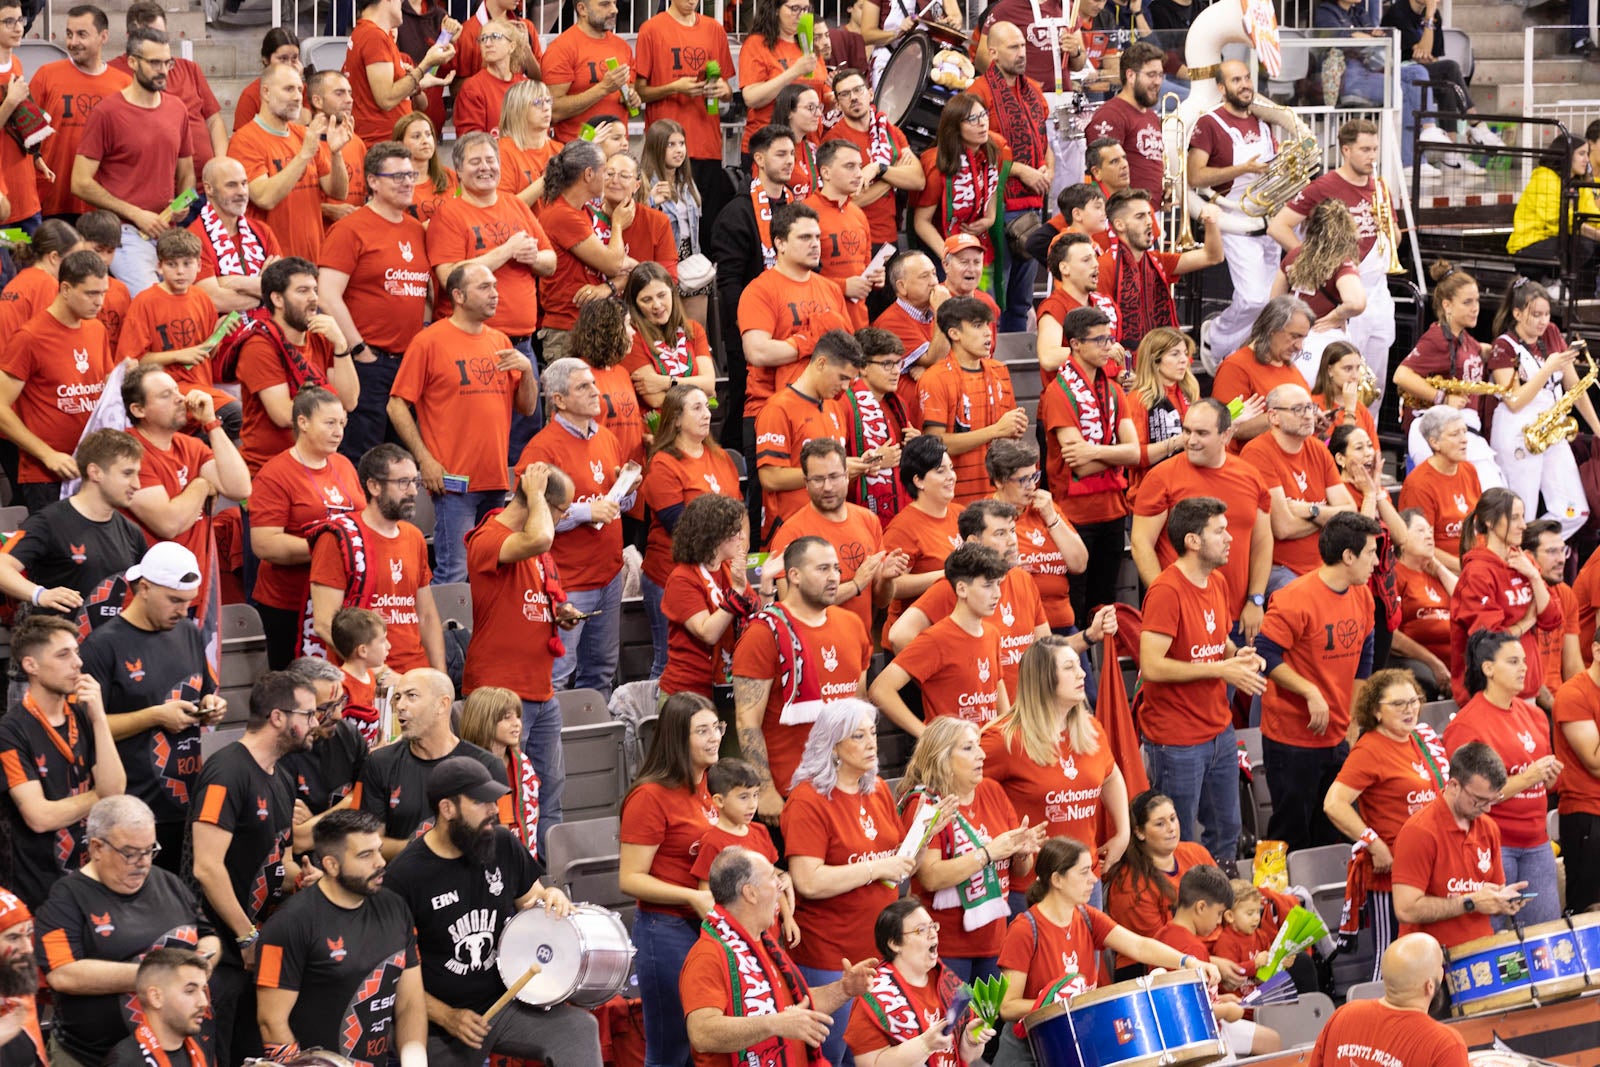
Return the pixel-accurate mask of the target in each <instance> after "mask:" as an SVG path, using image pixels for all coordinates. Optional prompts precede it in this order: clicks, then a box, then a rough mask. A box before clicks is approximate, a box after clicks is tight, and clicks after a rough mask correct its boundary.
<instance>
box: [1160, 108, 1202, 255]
mask: <svg viewBox="0 0 1600 1067" xmlns="http://www.w3.org/2000/svg"><path fill="white" fill-rule="evenodd" d="M1182 104H1183V101H1182V100H1180V99H1179V98H1178V94H1177V93H1168V94H1167V95H1166V96H1163V97H1162V98H1161V103H1160V104H1159V105H1158V106H1157V108H1156V114H1157V115H1158V116H1159V117H1160V119H1161V137H1162V140H1163V142H1164V143H1166V144H1168V145H1178V146H1180V147H1179V150H1178V151H1176V152H1174V151H1170V150H1169V151H1167V152H1166V153H1165V154H1164V156H1163V162H1162V174H1161V202H1162V204H1163V205H1165V206H1164V207H1162V209H1161V213H1162V214H1161V250H1162V251H1163V252H1175V253H1179V254H1182V253H1184V252H1188V251H1189V250H1191V249H1194V248H1198V247H1200V245H1199V242H1197V241H1196V240H1195V239H1194V230H1193V228H1192V227H1191V226H1190V225H1189V152H1188V147H1187V146H1188V144H1189V126H1188V123H1186V122H1184V120H1183V115H1182V114H1180V111H1179V109H1180V108H1181V106H1182Z"/></svg>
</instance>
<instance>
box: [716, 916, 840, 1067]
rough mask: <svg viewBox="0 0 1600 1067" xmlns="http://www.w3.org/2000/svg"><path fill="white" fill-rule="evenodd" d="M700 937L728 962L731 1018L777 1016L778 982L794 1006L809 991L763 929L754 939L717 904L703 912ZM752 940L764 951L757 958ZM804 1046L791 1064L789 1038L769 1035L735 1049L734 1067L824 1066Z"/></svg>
mask: <svg viewBox="0 0 1600 1067" xmlns="http://www.w3.org/2000/svg"><path fill="white" fill-rule="evenodd" d="M700 936H702V937H707V938H710V939H711V943H712V944H714V945H716V946H717V948H719V949H721V950H722V954H723V956H724V958H725V959H726V960H727V963H728V984H729V987H730V989H729V1002H728V1015H729V1017H732V1018H740V1019H748V1018H754V1017H756V1016H763V1015H777V1014H778V1010H779V1009H778V998H777V996H776V991H777V988H778V984H779V983H780V982H781V983H783V987H784V989H785V991H787V992H788V994H789V1000H790V1001H791V1002H793V1003H795V1004H799V1003H800V1002H801V1001H803V1000H804V999H805V998H806V997H807V996H809V995H810V993H811V990H810V988H809V987H808V986H807V985H806V979H805V976H804V975H802V974H801V973H800V969H799V968H798V967H796V966H795V965H794V964H793V963H792V962H790V960H789V957H788V956H786V955H784V953H783V950H782V949H781V948H779V947H778V943H777V942H776V941H774V940H773V939H772V934H771V932H770V931H769V930H763V931H761V934H760V937H759V939H753V938H751V936H750V935H749V934H747V933H746V932H745V930H744V928H743V927H742V926H740V925H739V923H738V922H737V921H736V920H735V919H734V918H733V916H731V915H729V914H728V912H727V911H726V910H725V909H724V908H722V907H721V906H720V905H719V906H717V907H715V908H712V909H711V910H710V911H709V912H707V913H706V917H705V920H704V921H703V922H701V924H700ZM752 940H759V941H760V944H761V947H762V949H763V950H765V952H766V958H765V959H763V958H762V957H761V955H760V954H759V953H757V952H756V950H755V948H754V947H753V946H752V944H751V942H752ZM805 1048H806V1062H805V1064H804V1065H801V1064H795V1063H791V1062H790V1059H789V1042H788V1041H786V1040H784V1039H783V1038H781V1037H777V1036H773V1037H769V1038H766V1039H765V1040H763V1041H761V1042H759V1043H757V1044H755V1045H751V1046H749V1047H748V1048H744V1049H741V1050H740V1051H739V1052H738V1053H737V1054H736V1056H735V1062H736V1063H737V1064H739V1065H740V1067H824V1065H826V1064H827V1062H828V1061H827V1060H826V1059H825V1058H824V1057H823V1055H822V1051H821V1050H820V1049H814V1048H811V1047H810V1046H809V1045H808V1046H805Z"/></svg>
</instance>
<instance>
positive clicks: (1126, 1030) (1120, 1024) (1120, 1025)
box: [1113, 1018, 1133, 1045]
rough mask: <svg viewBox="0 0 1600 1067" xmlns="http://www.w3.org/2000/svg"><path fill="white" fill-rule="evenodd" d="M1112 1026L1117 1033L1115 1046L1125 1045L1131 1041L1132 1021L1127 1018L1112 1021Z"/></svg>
mask: <svg viewBox="0 0 1600 1067" xmlns="http://www.w3.org/2000/svg"><path fill="white" fill-rule="evenodd" d="M1113 1025H1114V1027H1115V1029H1116V1032H1117V1044H1119V1045H1126V1044H1127V1043H1128V1042H1130V1041H1132V1040H1133V1020H1132V1019H1129V1018H1121V1019H1116V1020H1114V1021H1113Z"/></svg>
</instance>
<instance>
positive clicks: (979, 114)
mask: <svg viewBox="0 0 1600 1067" xmlns="http://www.w3.org/2000/svg"><path fill="white" fill-rule="evenodd" d="M961 121H962V122H965V123H966V124H967V125H968V126H982V125H983V124H984V123H985V122H988V121H989V113H988V112H987V111H974V112H973V113H972V114H970V115H968V116H967V117H966V118H964V119H962V120H961Z"/></svg>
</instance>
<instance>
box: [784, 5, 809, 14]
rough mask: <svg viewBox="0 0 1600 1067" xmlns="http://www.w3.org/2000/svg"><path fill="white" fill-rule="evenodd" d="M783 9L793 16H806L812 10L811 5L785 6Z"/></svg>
mask: <svg viewBox="0 0 1600 1067" xmlns="http://www.w3.org/2000/svg"><path fill="white" fill-rule="evenodd" d="M783 9H784V10H785V11H787V12H789V14H791V15H804V14H805V13H806V12H807V11H810V10H811V5H810V4H784V5H783Z"/></svg>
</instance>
